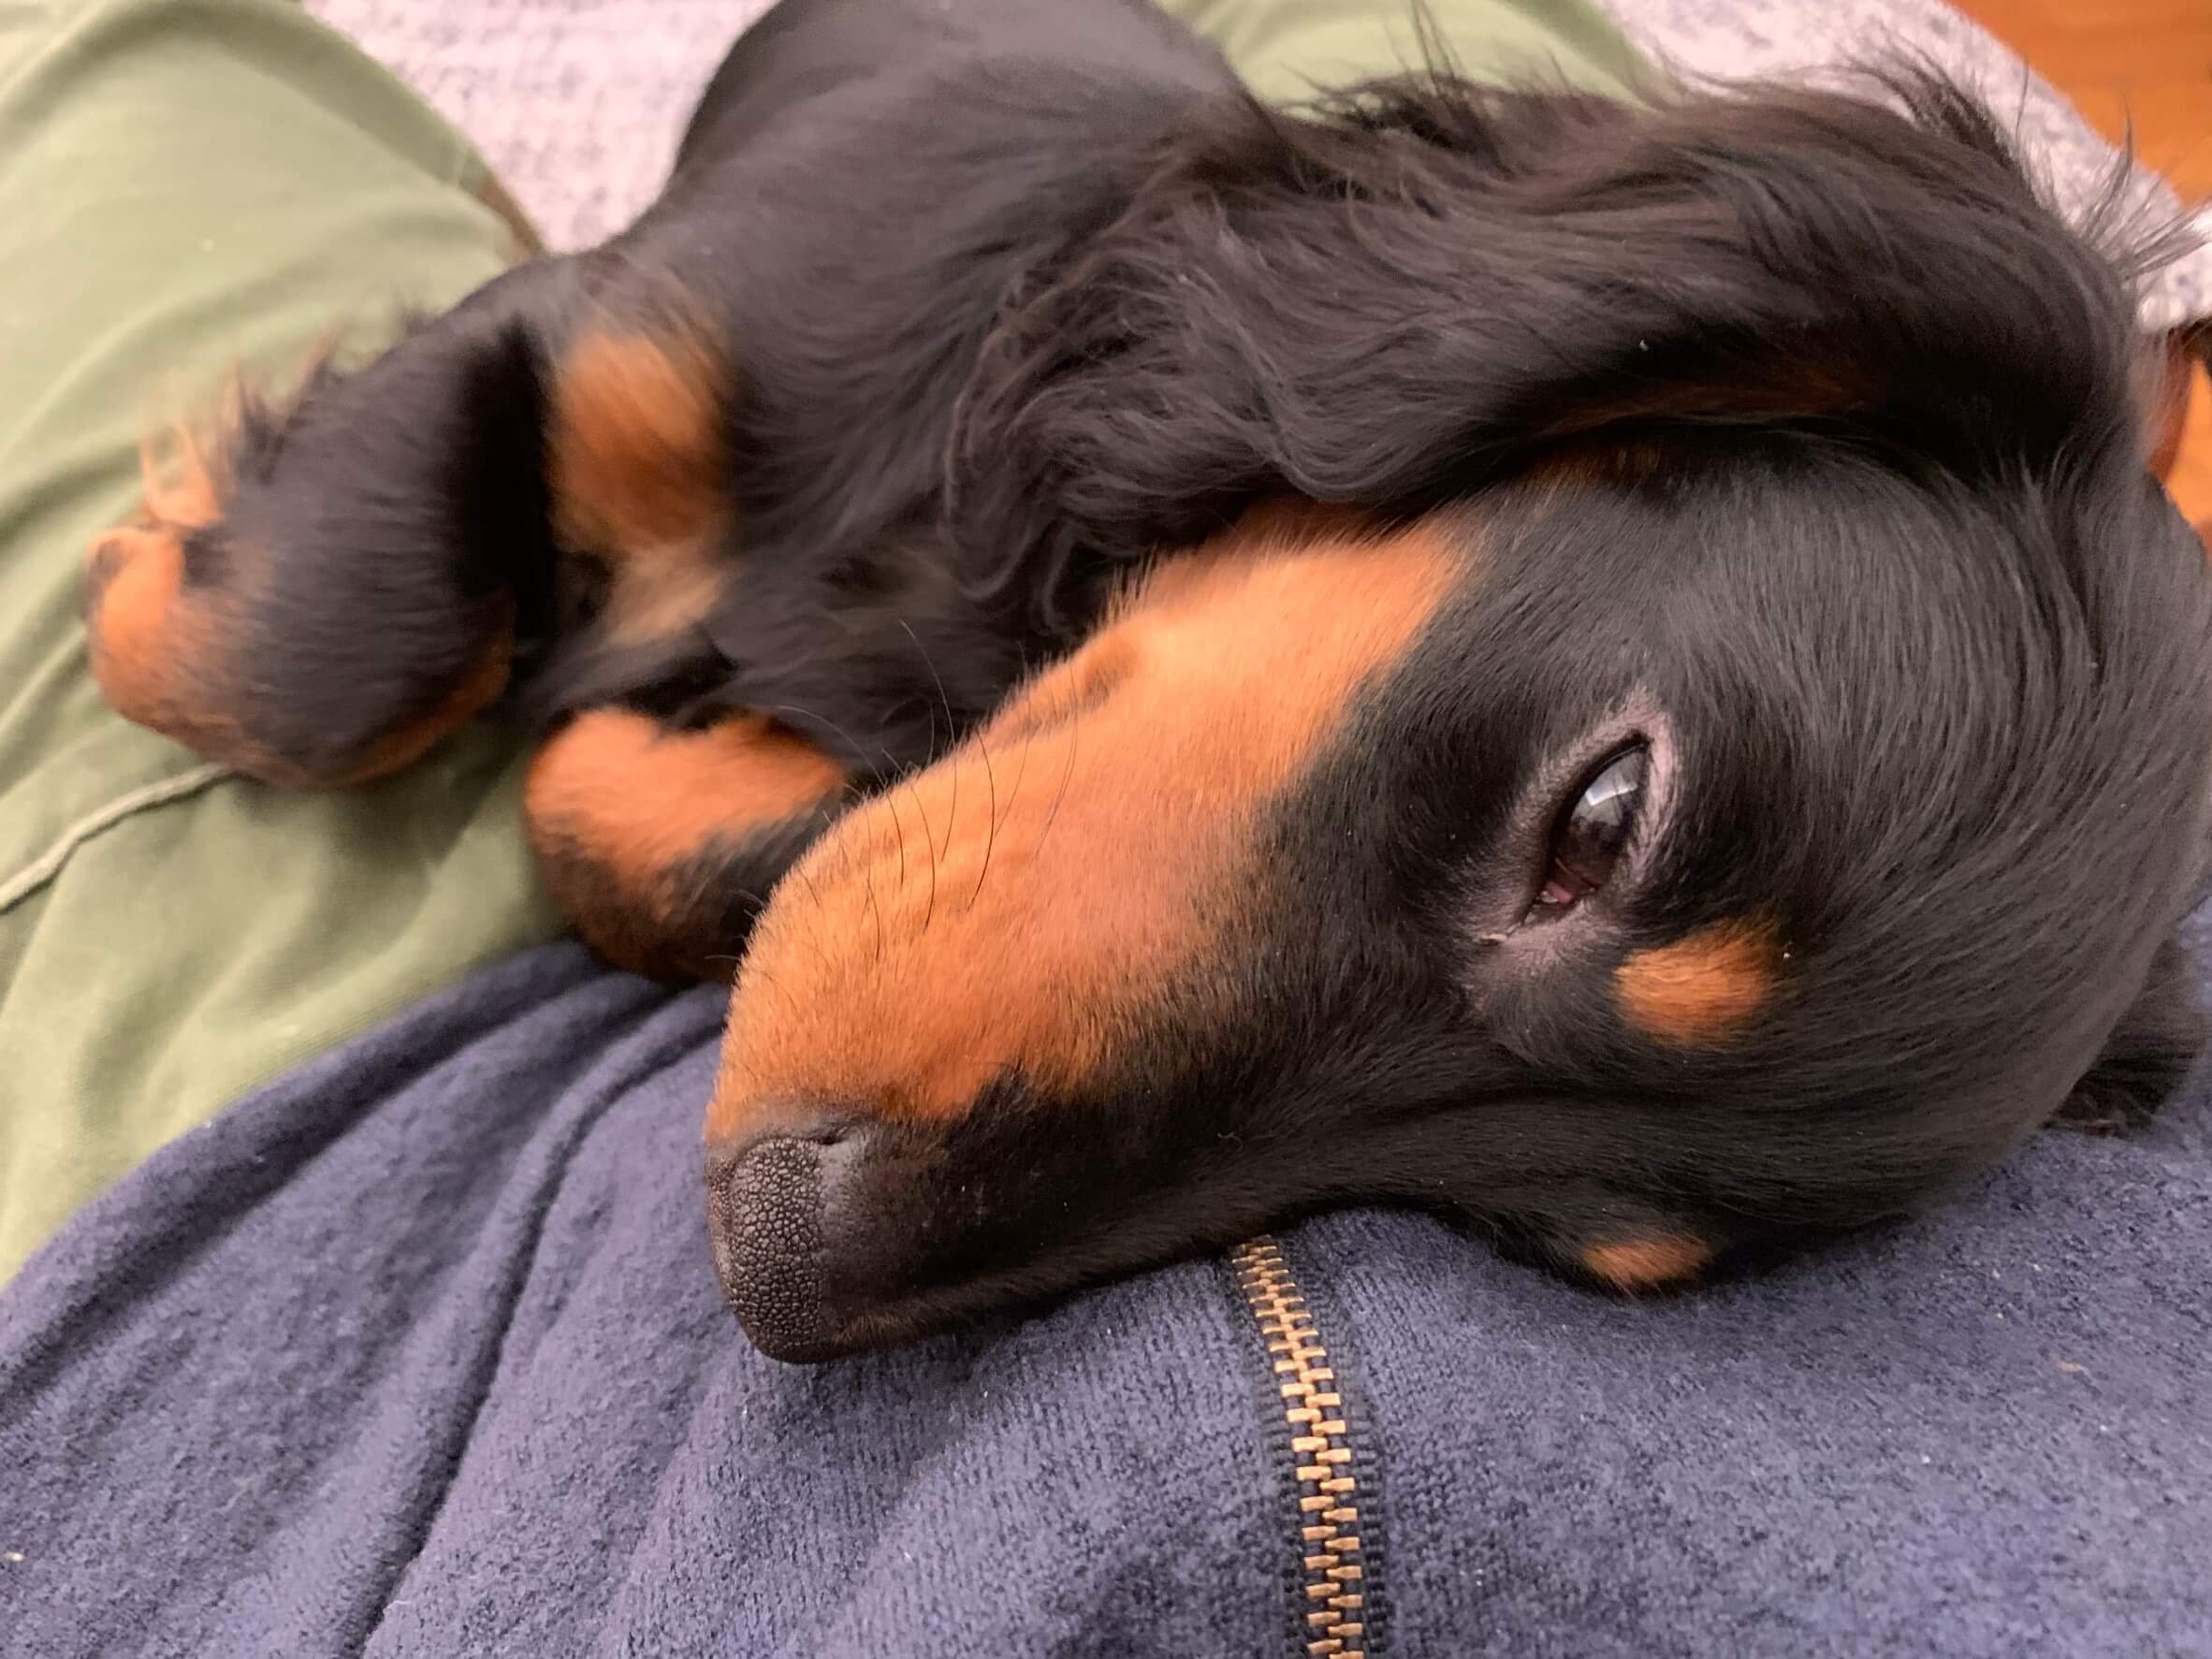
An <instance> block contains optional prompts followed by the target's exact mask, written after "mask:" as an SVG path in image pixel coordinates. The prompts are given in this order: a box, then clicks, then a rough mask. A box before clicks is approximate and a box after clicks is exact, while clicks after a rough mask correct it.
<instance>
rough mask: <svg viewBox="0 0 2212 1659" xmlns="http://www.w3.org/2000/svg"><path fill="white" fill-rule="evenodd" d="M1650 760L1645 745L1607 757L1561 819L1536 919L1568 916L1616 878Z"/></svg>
mask: <svg viewBox="0 0 2212 1659" xmlns="http://www.w3.org/2000/svg"><path fill="white" fill-rule="evenodd" d="M1651 758H1652V757H1651V751H1650V750H1649V749H1646V748H1645V747H1644V746H1643V745H1642V744H1640V743H1639V744H1637V745H1635V746H1634V747H1633V748H1629V749H1622V750H1620V751H1619V752H1617V753H1615V754H1613V755H1610V756H1608V758H1607V759H1606V761H1605V762H1604V763H1603V764H1601V765H1599V767H1598V768H1597V770H1596V771H1595V772H1594V773H1592V774H1591V777H1590V781H1589V782H1588V783H1586V784H1584V785H1583V786H1582V790H1581V793H1579V794H1578V795H1577V796H1576V797H1575V799H1574V802H1573V804H1572V805H1570V806H1569V807H1568V808H1567V809H1566V811H1565V812H1564V813H1563V814H1561V816H1560V820H1559V822H1558V823H1557V824H1556V825H1554V826H1553V828H1552V831H1551V849H1550V863H1549V864H1548V865H1547V866H1546V867H1545V871H1544V885H1543V887H1542V889H1541V890H1540V891H1539V892H1538V893H1537V895H1536V902H1535V905H1534V906H1533V907H1532V909H1531V910H1530V915H1531V916H1532V918H1540V917H1543V916H1548V915H1549V916H1556V915H1562V914H1564V912H1566V911H1567V910H1571V909H1573V908H1574V907H1575V906H1576V905H1577V904H1579V903H1580V902H1581V901H1582V900H1583V899H1585V898H1588V897H1589V896H1590V895H1592V894H1594V893H1595V892H1596V891H1597V890H1598V889H1599V888H1601V887H1603V886H1604V885H1605V884H1606V882H1607V880H1609V879H1610V878H1611V876H1612V873H1613V866H1614V865H1616V864H1618V863H1619V862H1620V859H1621V852H1622V850H1623V848H1625V847H1626V846H1627V845H1628V837H1629V835H1630V834H1631V833H1632V832H1633V831H1634V830H1635V828H1636V815H1637V808H1639V807H1641V806H1642V804H1643V798H1644V778H1645V775H1646V774H1647V773H1648V772H1649V771H1650V770H1651Z"/></svg>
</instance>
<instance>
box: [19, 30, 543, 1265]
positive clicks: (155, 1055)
mask: <svg viewBox="0 0 2212 1659" xmlns="http://www.w3.org/2000/svg"><path fill="white" fill-rule="evenodd" d="M502 204H503V197H501V196H499V195H498V193H497V192H496V191H493V190H491V189H489V188H488V182H487V180H486V178H485V175H484V172H483V169H482V167H480V166H479V165H478V163H477V162H476V161H475V160H474V159H473V156H472V155H471V154H470V153H469V152H468V151H467V149H466V148H465V147H464V146H463V145H462V144H461V142H460V141H459V140H458V138H456V137H455V135H454V134H453V133H452V132H451V131H450V130H449V129H448V128H447V127H446V126H444V124H443V123H441V122H440V121H438V120H437V118H436V117H435V116H433V115H432V114H431V113H430V112H429V110H428V109H425V108H424V107H423V106H422V105H421V104H420V103H418V102H417V101H416V100H415V97H414V96H413V95H411V94H410V93H408V92H407V91H406V90H405V89H404V88H402V87H401V86H400V85H399V84H398V83H397V82H396V81H394V80H391V79H390V77H388V76H387V75H386V74H385V72H384V71H383V70H381V69H379V68H378V67H377V66H376V65H373V64H371V62H370V61H369V60H368V59H366V58H364V57H363V56H361V55H360V54H359V53H358V52H357V51H355V50H353V49H352V48H351V47H350V46H348V45H347V44H346V43H345V42H344V41H342V39H340V38H339V37H338V36H334V35H332V34H330V33H328V32H327V31H326V30H324V29H323V28H322V27H321V26H320V25H318V24H316V23H314V22H312V21H311V20H309V19H308V18H307V16H306V15H305V14H304V13H303V12H301V11H300V10H299V9H298V7H295V6H293V5H290V4H287V3H285V0H124V3H121V4H117V3H114V0H100V3H96V4H95V3H88V0H60V3H56V4H47V5H38V4H32V5H24V4H22V3H21V0H15V3H12V4H0V1275H5V1274H7V1273H9V1272H11V1271H12V1270H13V1268H14V1267H15V1266H16V1265H17V1264H18V1263H19V1262H20V1261H21V1260H22V1259H23V1257H24V1256H25V1255H26V1254H27V1253H28V1252H29V1251H30V1250H31V1249H32V1248H33V1247H35V1246H36V1244H39V1243H40V1242H41V1241H42V1240H43V1239H44V1238H45V1237H46V1236H47V1234H48V1233H50V1232H51V1230H53V1229H54V1228H55V1227H57V1226H58V1225H59V1224H60V1223H61V1222H62V1221H64V1220H65V1219H66V1218H67V1216H68V1215H70V1213H71V1212H72V1211H73V1210H75V1209H76V1208H77V1206H78V1205H80V1203H82V1202H83V1201H85V1200H86V1199H88V1198H90V1197H92V1196H93V1195H94V1194H95V1193H96V1192H97V1191H99V1190H100V1189H101V1188H102V1187H104V1186H106V1185H107V1184H108V1183H109V1182H110V1181H112V1180H113V1179H115V1177H117V1176H118V1175H120V1174H122V1173H123V1172H124V1171H126V1170H128V1169H129V1168H130V1167H131V1166H132V1165H133V1164H134V1163H136V1162H137V1161H138V1159H139V1158H140V1157H144V1156H145V1154H147V1153H148V1152H150V1151H152V1150H153V1148H154V1147H155V1146H157V1145H159V1144H161V1143H162V1142H164V1141H166V1140H167V1139H169V1138H170V1137H172V1136H174V1135H176V1134H178V1133H180V1132H182V1131H183V1130H184V1129H187V1128H191V1127H193V1126H195V1125H196V1124H198V1123H200V1122H202V1121H203V1120H205V1119H206V1118H207V1116H208V1115H209V1114H210V1113H212V1112H214V1111H215V1110H216V1109H217V1108H218V1107H220V1106H222V1105H224V1104H225V1103H226V1102H227V1101H229V1100H231V1099H235V1098H237V1097H238V1096H239V1095H240V1093H242V1092H244V1091H245V1090H247V1089H249V1088H251V1087H253V1086H254V1085H255V1084H259V1083H262V1082H264V1081H266V1080H268V1079H269V1078H272V1077H274V1076H276V1075H277V1074H278V1073H279V1072H281V1071H283V1070H285V1069H286V1068H287V1067H289V1066H290V1065H291V1064H293V1063H294V1062H295V1061H297V1060H299V1059H301V1058H303V1057H305V1056H307V1055H313V1054H316V1053H318V1052H320V1051H322V1050H324V1049H327V1048H328V1047H330V1046H331V1045H332V1044H334V1043H337V1042H339V1041H342V1040H343V1039H344V1038H346V1037H348V1036H350V1035H352V1034H354V1033H356V1032H358V1031H360V1030H362V1029H363V1028H364V1027H366V1026H369V1025H371V1023H373V1022H375V1021H377V1020H379V1019H380V1018H382V1017H383V1016H384V1015H386V1014H388V1013H390V1012H392V1011H396V1010H398V1009H400V1008H401V1007H404V1006H405V1005H406V1004H407V1003H409V1002H411V1001H413V1000H415V999H416V998H417V997H421V996H423V995H424V994H426V993H427V992H429V991H431V990H433V989H435V988H437V987H438V986H440V985H441V984H444V983H445V982H449V981H451V980H452V979H454V978H455V977H457V976H458V975H459V974H460V973H462V972H464V971H465V970H466V969H468V968H471V967H473V966H474V965H476V964H478V963H481V962H484V961H487V960H489V959H491V958H493V957H497V956H500V955H502V954H505V953H509V952H511V951H514V950H516V949H517V948H519V947H522V946H525V945H528V944H531V943H533V942H536V941H538V940H540V939H545V938H546V937H548V936H549V935H550V934H551V933H552V932H553V931H554V929H555V923H554V919H553V917H552V915H551V914H550V912H549V910H548V909H547V908H546V904H545V903H544V901H543V900H542V899H541V898H540V896H539V895H537V893H536V892H535V890H534V885H533V882H532V880H531V873H530V865H529V859H528V856H527V851H526V849H525V847H524V844H523V842H522V839H521V836H520V820H519V813H518V810H517V783H518V772H519V766H518V762H517V751H516V749H515V746H514V745H513V743H512V742H511V741H508V740H502V738H500V737H499V736H497V735H494V734H492V733H490V732H488V731H485V730H477V731H472V732H470V733H466V734H464V735H461V736H460V737H458V738H457V739H456V740H454V741H453V742H451V743H449V744H447V745H446V746H445V747H444V749H443V750H441V751H440V752H439V753H438V754H437V755H436V756H435V757H434V758H433V759H431V760H430V761H429V762H428V763H427V764H425V765H424V766H423V767H422V768H421V769H419V770H418V771H415V772H414V773H411V774H410V775H408V776H407V777H405V778H403V779H398V780H395V781H393V782H391V783H389V784H386V785H384V786H381V787H379V788H376V789H372V790H369V791H366V792H362V793H357V794H352V795H343V796H328V797H317V796H310V795H300V794H287V793H279V792H276V791H272V790H269V789H266V788H263V787H261V786H260V785H257V784H254V783H250V782H247V781H245V780H242V779H235V778H231V777H228V776H226V775H225V774H224V773H223V772H222V771H221V770H220V769H219V768H214V767H211V766H208V765H205V764H202V763H201V762H200V761H198V760H197V759H196V757H195V756H193V755H191V754H189V753H187V752H186V751H185V750H183V749H180V748H178V747H176V746H175V745H173V744H171V743H168V742H167V741H165V740H164V739H162V738H159V737H156V736H154V735H152V734H151V733H148V732H145V731H141V730H140V729H138V727H136V726H132V725H128V724H126V723H125V722H124V721H123V720H119V719H117V718H116V717H115V716H114V715H112V714H111V713H109V711H108V710H107V708H106V707H105V706H104V705H103V704H102V703H101V701H100V699H99V696H98V693H97V692H96V691H95V688H94V686H93V684H92V682H91V680H90V678H89V677H88V676H87V674H86V669H85V658H84V648H83V642H82V633H81V629H80V622H79V616H78V608H79V603H80V578H79V570H80V560H81V555H82V552H83V549H84V548H85V546H86V545H87V544H88V542H89V541H90V540H91V538H92V536H93V534H94V532H95V531H97V530H99V529H100V528H102V527H103V526H107V525H110V524H113V523H116V522H118V521H120V520H122V519H124V518H125V517H129V516H130V514H131V513H132V511H133V509H134V507H135V505H136V503H137V500H138V474H137V461H136V451H137V446H138V442H139V439H140V437H141V436H142V435H143V434H144V433H145V431H146V430H147V429H148V427H149V425H150V424H151V423H153V422H154V421H156V420H158V419H162V418H165V417H167V416H170V415H175V414H177V413H179V412H181V411H184V410H190V409H195V408H204V407H205V406H206V405H207V404H208V403H209V402H211V400H212V393H213V392H214V390H215V389H216V388H217V387H218V386H220V384H221V382H222V380H223V379H224V377H225V376H226V373H227V371H230V370H231V369H233V368H234V367H236V366H238V365H240V364H241V363H243V364H250V365H255V366H257V367H258V368H259V369H261V370H263V371H267V372H268V373H269V374H271V375H274V376H278V377H281V376H283V375H284V374H286V373H290V372H296V371H297V370H298V366H299V364H300V363H301V362H302V361H303V360H304V358H305V357H307V355H308V353H309V352H310V351H311V350H312V348H313V345H314V343H315V342H318V341H319V340H321V339H322V338H323V337H324V336H326V334H327V332H328V330H329V329H330V328H331V327H332V325H333V324H334V323H336V322H342V321H349V320H350V321H353V322H356V323H357V324H359V325H360V326H361V327H362V330H363V332H364V334H365V335H367V336H371V337H372V336H373V334H374V331H375V330H377V329H378V328H385V327H389V324H390V319H391V318H392V317H393V316H394V315H395V314H396V309H397V306H398V305H399V304H400V303H412V304H416V305H424V306H442V305H445V304H448V303H450V302H451V301H453V300H454V299H456V298H458V297H459V296H461V295H462V294H464V293H466V292H467V291H468V290H470V289H472V288H473V287H475V286H477V285H478V284H481V283H483V282H484V281H485V280H486V279H488V278H489V277H490V276H492V275H494V274H495V273H496V272H498V271H499V270H500V269H502V267H503V266H505V265H506V264H508V263H510V262H511V261H512V260H513V258H514V257H515V256H516V255H517V253H518V252H519V235H518V226H517V225H516V224H515V223H513V222H511V220H510V219H509V218H507V217H504V216H502Z"/></svg>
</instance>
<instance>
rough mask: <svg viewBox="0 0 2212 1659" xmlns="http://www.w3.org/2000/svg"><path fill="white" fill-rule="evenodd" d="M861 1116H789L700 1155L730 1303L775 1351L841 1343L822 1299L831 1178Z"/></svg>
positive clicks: (850, 1147)
mask: <svg viewBox="0 0 2212 1659" xmlns="http://www.w3.org/2000/svg"><path fill="white" fill-rule="evenodd" d="M866 1127H867V1126H866V1124H864V1123H858V1122H852V1121H845V1122H831V1123H820V1124H809V1125H804V1126H801V1125H797V1124H794V1125H793V1126H792V1127H791V1128H789V1129H788V1130H785V1131H782V1132H777V1131H774V1130H771V1131H770V1132H768V1133H767V1134H764V1135H755V1136H753V1137H751V1138H749V1139H748V1140H746V1141H743V1142H737V1143H735V1144H734V1145H730V1146H723V1147H715V1148H711V1149H710V1150H709V1151H708V1154H707V1158H706V1222H707V1231H708V1235H709V1237H710V1239H711V1241H712V1243H713V1247H714V1264H715V1272H716V1274H717V1276H718V1277H720V1280H721V1286H722V1295H723V1297H724V1298H725V1299H726V1300H727V1301H728V1302H729V1304H730V1311H731V1312H732V1313H734V1314H735V1315H736V1316H737V1322H738V1323H739V1324H740V1325H742V1326H743V1327H744V1328H745V1333H746V1335H747V1336H749V1337H750V1338H751V1339H752V1343H753V1346H756V1347H758V1348H759V1349H760V1350H761V1351H762V1352H763V1353H764V1354H767V1355H768V1356H769V1357H770V1358H772V1359H777V1360H791V1361H809V1360H821V1359H826V1358H829V1357H830V1356H831V1355H832V1354H834V1353H836V1352H837V1351H839V1350H838V1349H837V1346H836V1343H835V1337H834V1332H832V1331H831V1330H830V1329H829V1326H830V1319H829V1317H828V1315H827V1311H826V1310H825V1308H824V1306H823V1296H822V1292H823V1273H822V1267H823V1263H822V1243H823V1240H822V1226H823V1219H824V1215H823V1212H824V1207H825V1202H826V1201H827V1198H828V1190H827V1189H828V1187H829V1186H832V1185H834V1184H835V1179H834V1178H835V1173H836V1171H839V1170H840V1169H841V1168H842V1167H843V1166H845V1165H846V1164H847V1163H848V1162H849V1160H850V1159H851V1157H853V1156H854V1155H855V1153H856V1152H857V1151H858V1150H859V1149H860V1148H861V1147H862V1146H863V1145H864V1144H865V1142H866Z"/></svg>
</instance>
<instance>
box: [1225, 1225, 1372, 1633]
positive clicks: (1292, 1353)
mask: <svg viewBox="0 0 2212 1659" xmlns="http://www.w3.org/2000/svg"><path fill="white" fill-rule="evenodd" d="M1230 1266H1231V1267H1232V1269H1233V1270H1234V1271H1235V1273H1236V1281H1237V1288H1238V1289H1240V1290H1242V1291H1243V1292H1244V1300H1245V1301H1246V1302H1249V1303H1250V1304H1251V1308H1252V1314H1253V1317H1255V1318H1257V1319H1258V1320H1259V1333H1260V1335H1261V1336H1262V1337H1264V1338H1265V1339H1266V1342H1267V1352H1268V1358H1269V1360H1270V1361H1272V1364H1273V1371H1274V1375H1275V1377H1276V1379H1277V1381H1276V1391H1277V1393H1278V1394H1279V1395H1280V1396H1281V1398H1282V1402H1283V1426H1284V1428H1285V1430H1286V1431H1287V1435H1286V1437H1287V1439H1288V1443H1289V1445H1288V1450H1289V1452H1290V1459H1291V1464H1292V1467H1293V1469H1294V1470H1295V1472H1296V1475H1297V1480H1298V1514H1299V1521H1300V1525H1299V1531H1298V1539H1297V1549H1296V1553H1297V1555H1298V1562H1299V1582H1300V1587H1301V1591H1300V1598H1299V1599H1300V1605H1301V1609H1302V1614H1303V1617H1302V1621H1301V1626H1302V1631H1303V1633H1304V1635H1305V1637H1306V1640H1305V1643H1304V1647H1303V1650H1302V1651H1303V1652H1305V1653H1307V1654H1309V1655H1311V1656H1312V1659H1367V1646H1366V1640H1365V1637H1366V1630H1367V1625H1366V1621H1365V1618H1364V1616H1363V1615H1362V1612H1361V1608H1363V1607H1364V1606H1365V1605H1366V1596H1365V1594H1364V1593H1363V1590H1362V1587H1361V1579H1362V1578H1363V1577H1364V1572H1363V1569H1362V1568H1361V1563H1360V1477H1358V1476H1357V1475H1355V1474H1353V1473H1352V1445H1351V1435H1350V1432H1349V1431H1348V1429H1347V1428H1346V1424H1345V1419H1344V1417H1343V1415H1342V1414H1343V1410H1344V1397H1343V1395H1341V1394H1339V1393H1338V1392H1337V1391H1336V1373H1335V1372H1334V1371H1333V1370H1332V1369H1331V1368H1330V1365H1329V1349H1328V1348H1327V1347H1326V1346H1324V1345H1323V1344H1322V1341H1321V1338H1320V1335H1319V1333H1318V1332H1317V1331H1316V1330H1315V1329H1314V1317H1313V1315H1311V1314H1310V1313H1308V1312H1307V1311H1306V1306H1305V1297H1304V1295H1303V1294H1302V1293H1301V1291H1300V1290H1299V1288H1298V1281H1297V1280H1296V1279H1294V1278H1292V1277H1291V1276H1290V1267H1289V1264H1288V1262H1286V1261H1285V1260H1284V1259H1283V1251H1282V1246H1280V1245H1279V1244H1276V1243H1275V1242H1274V1240H1273V1239H1272V1238H1268V1237H1265V1236H1262V1237H1259V1238H1256V1239H1253V1240H1251V1241H1250V1242H1248V1243H1246V1244H1239V1245H1238V1246H1237V1247H1236V1248H1235V1249H1234V1250H1233V1251H1231V1252H1230Z"/></svg>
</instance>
